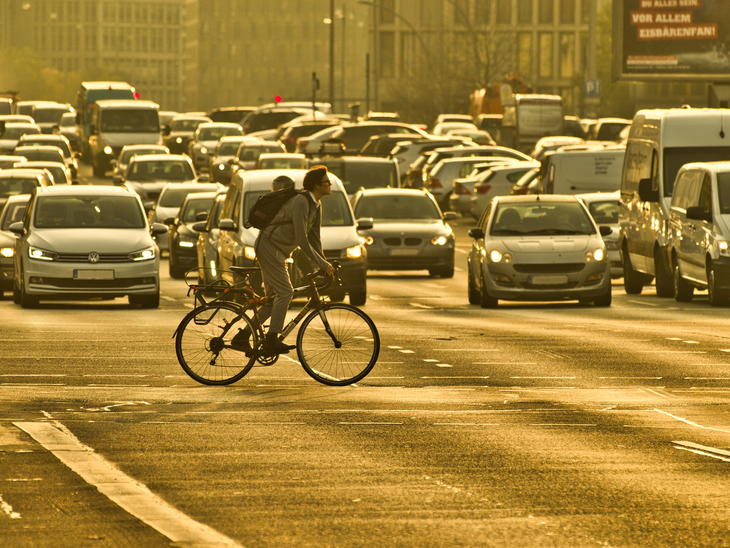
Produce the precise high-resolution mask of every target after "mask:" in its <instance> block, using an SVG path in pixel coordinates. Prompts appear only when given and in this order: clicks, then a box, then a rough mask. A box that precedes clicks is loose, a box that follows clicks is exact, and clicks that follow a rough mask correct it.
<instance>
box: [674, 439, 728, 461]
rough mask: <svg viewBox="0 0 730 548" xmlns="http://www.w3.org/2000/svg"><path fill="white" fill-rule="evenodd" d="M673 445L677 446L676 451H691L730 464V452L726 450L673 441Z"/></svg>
mask: <svg viewBox="0 0 730 548" xmlns="http://www.w3.org/2000/svg"><path fill="white" fill-rule="evenodd" d="M672 443H674V444H676V445H675V446H674V448H675V449H681V450H683V451H689V452H690V453H696V454H697V455H702V456H704V457H712V458H713V459H717V460H721V461H723V462H730V451H725V450H724V449H718V448H716V447H708V446H706V445H700V444H699V443H693V442H691V441H673V442H672Z"/></svg>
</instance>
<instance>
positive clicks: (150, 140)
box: [89, 99, 162, 177]
mask: <svg viewBox="0 0 730 548" xmlns="http://www.w3.org/2000/svg"><path fill="white" fill-rule="evenodd" d="M159 109H160V107H159V105H158V104H157V103H154V102H152V101H140V100H136V99H105V100H102V101H97V102H96V103H94V104H93V106H92V111H91V124H90V126H89V151H90V154H91V163H92V165H93V168H94V177H103V176H104V174H105V173H106V172H107V171H110V170H111V161H112V160H113V159H115V158H117V157H119V153H120V152H121V150H122V148H123V147H124V146H126V145H161V144H162V135H161V134H160V117H159Z"/></svg>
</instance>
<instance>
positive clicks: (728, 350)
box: [720, 348, 730, 352]
mask: <svg viewBox="0 0 730 548" xmlns="http://www.w3.org/2000/svg"><path fill="white" fill-rule="evenodd" d="M720 352H730V348H721V349H720Z"/></svg>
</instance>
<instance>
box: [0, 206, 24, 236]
mask: <svg viewBox="0 0 730 548" xmlns="http://www.w3.org/2000/svg"><path fill="white" fill-rule="evenodd" d="M27 205H28V202H22V203H18V202H13V203H10V204H6V206H5V209H4V210H3V222H2V227H0V230H5V231H7V230H10V225H11V224H13V223H17V222H18V221H22V220H23V215H25V206H27Z"/></svg>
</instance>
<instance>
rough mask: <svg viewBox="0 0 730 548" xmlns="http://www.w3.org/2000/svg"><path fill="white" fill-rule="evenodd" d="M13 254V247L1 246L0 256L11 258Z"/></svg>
mask: <svg viewBox="0 0 730 548" xmlns="http://www.w3.org/2000/svg"><path fill="white" fill-rule="evenodd" d="M13 255H15V250H14V249H13V248H12V247H2V248H0V256H2V257H5V258H6V259H10V258H11V257H12V256H13Z"/></svg>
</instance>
